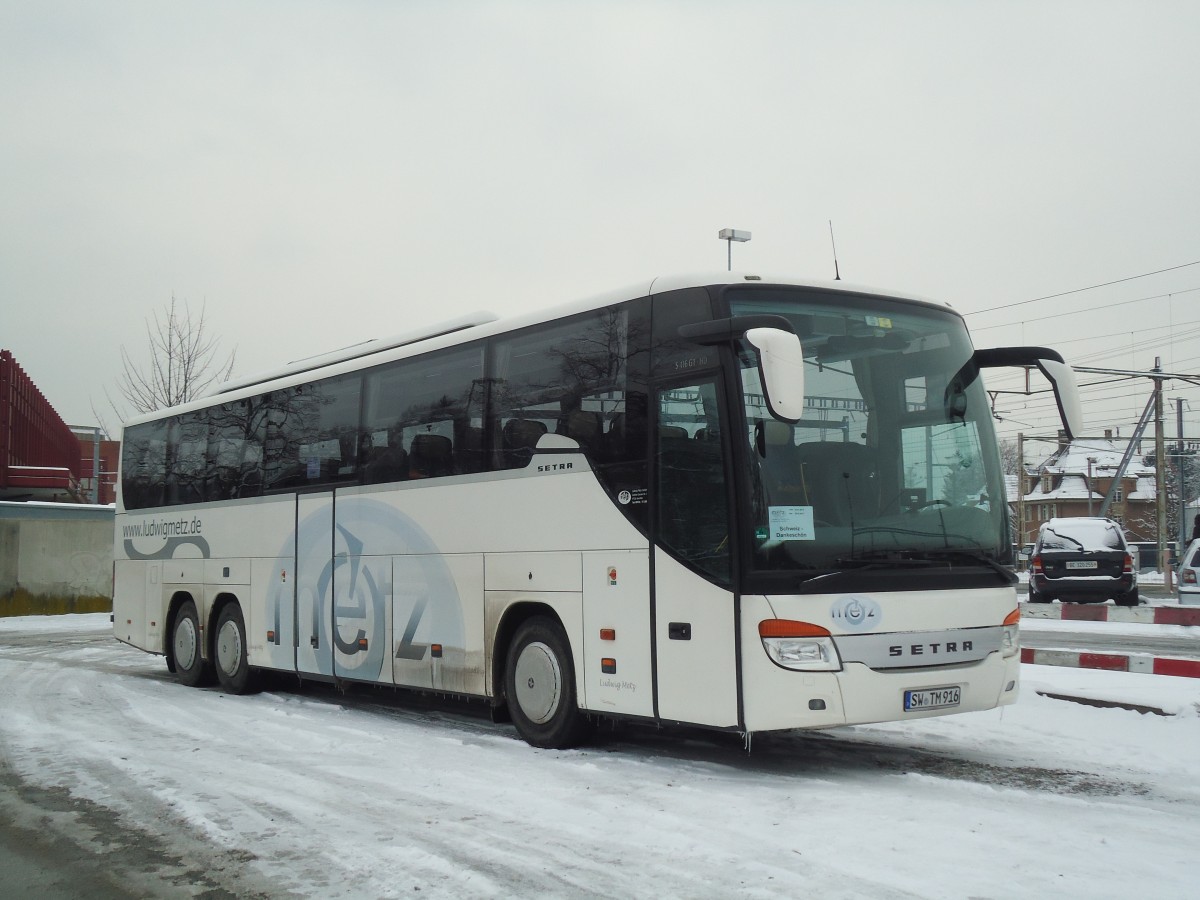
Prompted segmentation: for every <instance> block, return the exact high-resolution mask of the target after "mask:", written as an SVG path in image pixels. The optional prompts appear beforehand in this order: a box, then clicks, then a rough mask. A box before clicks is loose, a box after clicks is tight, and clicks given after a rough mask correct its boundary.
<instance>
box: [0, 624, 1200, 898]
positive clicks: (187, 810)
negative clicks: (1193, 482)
mask: <svg viewBox="0 0 1200 900" xmlns="http://www.w3.org/2000/svg"><path fill="white" fill-rule="evenodd" d="M108 629H109V625H108V617H107V616H105V615H99V616H63V617H54V618H37V617H34V618H24V619H0V685H2V686H3V687H2V689H0V764H3V766H4V767H5V768H7V769H8V770H10V771H11V772H13V773H15V774H16V775H17V776H19V777H20V779H22V780H24V781H25V782H26V783H28V784H30V785H31V786H33V787H36V788H37V789H39V790H46V791H59V792H62V791H68V792H69V793H70V796H71V798H73V800H74V801H75V802H76V803H77V804H87V805H95V806H98V807H103V808H106V809H109V810H112V811H113V812H115V813H116V814H117V817H118V819H119V822H120V823H121V825H122V827H125V828H134V829H141V830H144V831H145V832H146V833H147V834H149V835H158V836H159V838H156V839H162V840H167V841H172V840H174V841H181V840H183V837H184V836H187V837H188V839H189V840H192V841H195V840H196V839H197V838H199V839H201V840H202V841H203V842H204V843H206V844H209V845H214V846H215V847H217V848H219V849H221V850H222V851H223V852H222V854H221V856H222V858H223V859H224V860H225V869H224V870H223V871H220V872H212V873H210V877H209V878H208V879H207V880H206V882H205V884H204V885H199V884H197V886H196V887H195V888H194V890H195V892H196V893H199V892H200V891H201V889H202V888H204V889H211V888H213V887H214V885H216V886H224V887H225V888H226V889H228V890H232V891H233V892H234V893H237V892H238V891H237V887H238V885H241V886H243V887H244V886H245V885H247V884H250V883H253V884H254V885H256V886H257V889H258V890H259V891H260V892H262V893H264V894H268V895H271V896H282V895H287V894H293V895H297V896H305V897H329V896H341V897H399V896H406V897H411V896H421V897H429V896H435V897H440V896H447V897H449V896H453V897H511V896H522V897H527V896H532V897H574V896H606V897H733V896H737V897H763V898H768V897H769V898H778V897H802V896H820V897H823V898H838V897H846V898H849V897H871V898H898V897H934V898H936V897H946V898H963V897H1039V898H1041V897H1047V896H1071V897H1074V896H1079V897H1084V896H1086V897H1089V898H1097V897H1113V898H1116V897H1134V896H1136V897H1139V898H1159V897H1164V898H1166V897H1180V898H1182V897H1191V896H1195V891H1196V884H1197V880H1198V878H1200V862H1197V849H1198V848H1200V679H1174V678H1167V677H1162V676H1153V675H1127V674H1118V673H1109V672H1095V671H1088V670H1079V669H1064V668H1051V667H1044V666H1026V667H1024V671H1023V673H1022V676H1023V679H1024V680H1023V683H1022V693H1021V699H1020V701H1019V702H1018V703H1017V704H1016V705H1015V706H1011V707H1008V708H1005V709H1002V710H995V711H992V712H988V713H972V714H966V715H959V716H950V717H946V718H940V719H924V720H919V721H915V722H911V723H903V724H899V723H896V724H885V725H876V726H862V727H854V728H843V729H836V730H833V731H829V732H824V733H796V732H791V733H786V734H776V735H757V736H756V737H755V739H754V744H753V749H752V752H751V753H750V754H747V753H746V752H745V751H744V750H743V749H742V745H741V741H740V740H739V739H737V738H736V737H732V736H728V735H717V734H709V733H705V732H697V731H691V732H687V733H680V732H657V731H654V730H651V729H648V728H626V729H623V730H621V731H620V732H618V733H615V734H614V733H610V734H607V735H605V736H602V737H601V739H600V740H599V741H598V742H597V743H596V744H595V745H593V746H591V747H588V748H585V749H581V750H574V751H542V750H535V749H533V748H530V747H529V746H527V745H526V744H524V743H523V742H521V741H520V740H519V739H518V738H517V737H516V735H515V733H514V732H513V730H512V729H511V727H509V726H505V725H493V724H492V723H490V722H489V721H488V720H487V718H486V717H485V716H484V715H482V713H481V712H480V711H478V710H476V709H474V708H472V707H468V706H466V705H462V704H452V703H445V704H443V703H431V702H429V701H424V700H418V699H414V698H411V697H410V696H409V695H404V694H400V695H395V696H393V695H392V694H390V693H386V694H381V693H376V692H375V691H372V690H361V691H354V692H351V693H350V694H348V695H345V696H342V695H339V694H338V693H336V692H335V691H333V690H332V689H329V688H324V687H321V688H305V689H304V690H303V691H294V690H287V689H282V690H271V691H267V692H264V693H262V694H259V695H255V696H251V697H230V696H227V695H225V694H223V693H221V692H220V691H219V690H217V689H207V690H199V691H197V690H190V689H187V688H183V687H180V686H179V685H177V684H176V683H175V682H174V681H173V680H172V679H171V678H170V676H168V674H167V672H166V669H165V666H164V665H163V662H162V660H161V659H160V658H157V657H152V656H149V655H147V654H143V653H140V652H139V651H136V650H132V649H130V648H128V647H125V646H123V645H121V644H118V643H117V642H115V641H114V640H112V639H111V638H110V637H109V631H108ZM1039 691H1043V692H1047V693H1056V694H1078V695H1083V696H1093V697H1102V698H1105V699H1110V700H1120V701H1129V702H1134V703H1138V704H1143V705H1149V706H1155V707H1158V708H1160V709H1162V710H1163V711H1165V712H1167V713H1169V715H1161V716H1160V715H1153V714H1139V713H1136V712H1131V711H1128V710H1124V709H1112V708H1095V707H1090V706H1084V705H1079V704H1076V703H1071V702H1065V701H1062V700H1055V699H1049V698H1047V697H1045V696H1041V695H1040V694H1039ZM60 818H61V817H60ZM56 821H57V820H56ZM47 827H49V826H47ZM94 838H95V846H96V847H97V848H100V847H102V846H103V844H104V836H103V835H102V834H96V835H94ZM180 852H181V853H182V851H180ZM239 878H240V879H242V880H241V881H239V880H238V879H239ZM264 886H265V887H264Z"/></svg>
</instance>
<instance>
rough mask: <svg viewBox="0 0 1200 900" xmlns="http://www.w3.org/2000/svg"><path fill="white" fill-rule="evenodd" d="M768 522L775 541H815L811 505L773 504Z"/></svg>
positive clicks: (772, 538) (815, 535)
mask: <svg viewBox="0 0 1200 900" xmlns="http://www.w3.org/2000/svg"><path fill="white" fill-rule="evenodd" d="M768 524H770V526H771V540H773V541H815V540H816V539H817V534H816V532H815V531H814V530H813V508H812V507H811V506H772V507H771V509H770V517H769V519H768Z"/></svg>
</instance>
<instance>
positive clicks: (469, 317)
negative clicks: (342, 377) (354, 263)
mask: <svg viewBox="0 0 1200 900" xmlns="http://www.w3.org/2000/svg"><path fill="white" fill-rule="evenodd" d="M497 318H498V316H497V315H496V314H495V313H493V312H489V311H487V310H476V311H475V312H472V313H467V314H466V315H464V316H458V317H457V318H454V319H449V320H447V321H445V322H439V323H437V324H435V325H429V326H427V327H425V328H419V329H416V330H414V331H406V332H403V333H402V334H397V335H393V336H392V337H387V338H370V339H369V340H365V341H362V342H360V343H357V344H351V345H350V346H348V347H342V348H341V349H338V350H331V351H329V352H328V353H318V354H317V355H316V356H309V357H305V358H304V359H294V360H292V361H290V362H289V363H288V364H287V365H285V366H281V367H280V368H278V369H272V370H271V371H268V372H259V373H258V374H255V375H243V376H241V377H238V378H230V379H229V380H228V381H225V382H224V383H223V384H221V386H220V387H218V388H217V390H216V392H215V393H217V394H227V393H229V392H230V391H236V390H240V389H241V388H246V387H252V386H253V385H256V384H263V383H265V382H267V381H274V380H275V379H276V378H283V377H285V376H287V375H297V374H299V373H301V372H308V371H311V370H313V369H319V368H321V367H323V366H329V365H333V364H334V363H339V362H345V361H346V360H349V359H358V358H360V357H363V356H370V355H371V354H373V353H382V352H383V351H384V350H392V349H395V348H396V347H405V346H408V345H410V344H417V343H420V342H421V341H427V340H430V339H431V338H436V337H441V336H442V335H446V334H453V333H454V332H456V331H464V330H466V329H468V328H475V327H477V326H479V325H487V324H488V323H489V322H495V321H496V320H497Z"/></svg>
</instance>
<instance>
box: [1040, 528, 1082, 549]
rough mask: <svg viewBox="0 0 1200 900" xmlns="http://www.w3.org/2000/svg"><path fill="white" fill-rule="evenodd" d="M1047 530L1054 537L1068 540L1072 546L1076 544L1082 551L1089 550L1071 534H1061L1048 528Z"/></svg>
mask: <svg viewBox="0 0 1200 900" xmlns="http://www.w3.org/2000/svg"><path fill="white" fill-rule="evenodd" d="M1046 530H1047V531H1048V532H1050V533H1051V534H1052V535H1054V536H1055V537H1060V538H1065V539H1066V540H1068V541H1070V542H1071V543H1072V544H1074V545H1075V546H1076V547H1078V548H1079V549H1080V550H1087V547H1085V546H1083V541H1080V540H1078V539H1076V538H1073V537H1071V536H1070V535H1069V534H1061V533H1060V532H1057V531H1055V530H1054V529H1053V528H1047V529H1046Z"/></svg>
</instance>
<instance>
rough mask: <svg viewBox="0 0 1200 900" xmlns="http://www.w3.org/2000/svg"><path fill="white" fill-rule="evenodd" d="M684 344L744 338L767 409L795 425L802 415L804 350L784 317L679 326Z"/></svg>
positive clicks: (767, 316) (710, 343)
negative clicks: (752, 355)
mask: <svg viewBox="0 0 1200 900" xmlns="http://www.w3.org/2000/svg"><path fill="white" fill-rule="evenodd" d="M679 336H680V337H681V338H683V339H684V340H685V341H691V342H692V343H695V344H703V345H706V346H711V345H713V344H724V343H727V342H731V341H737V340H742V339H744V340H745V341H746V342H747V343H748V344H750V346H751V347H753V348H754V350H755V353H756V355H757V356H758V375H759V383H760V384H762V387H763V393H765V394H766V395H767V396H766V401H767V410H768V411H769V412H770V413H771V415H772V416H774V417H775V418H776V419H779V420H780V421H783V422H787V423H789V424H793V425H794V424H795V423H796V422H799V421H800V418H801V417H802V416H803V414H804V348H803V347H802V346H801V344H800V338H799V337H798V336H797V335H796V332H795V329H794V328H793V327H792V323H791V322H789V321H788V320H787V318H786V317H784V316H776V315H767V314H763V315H753V316H733V317H732V318H729V319H714V320H712V321H709V322H696V323H694V324H692V325H681V326H679Z"/></svg>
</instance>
